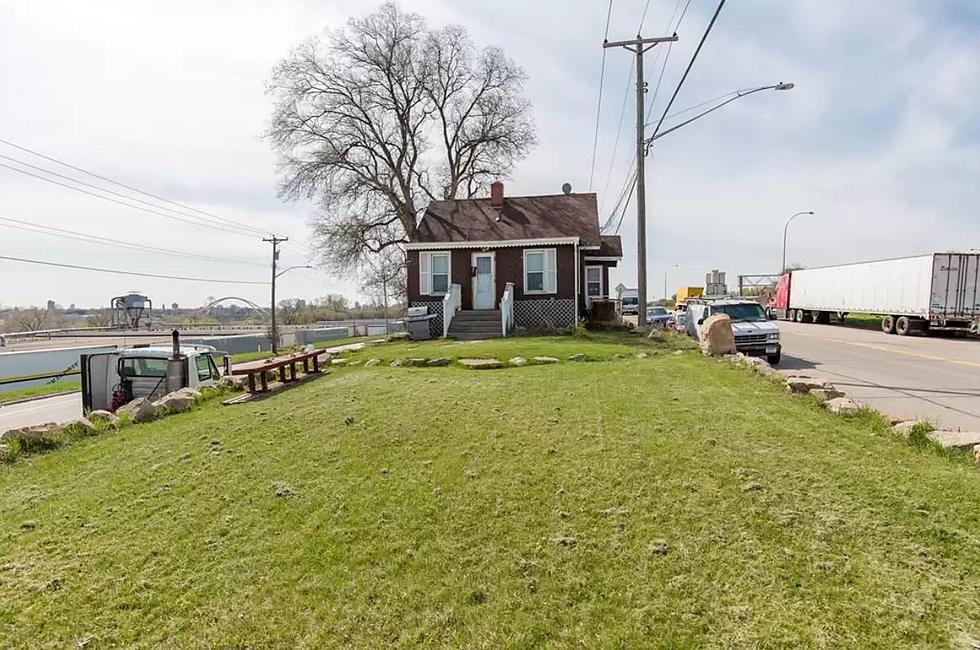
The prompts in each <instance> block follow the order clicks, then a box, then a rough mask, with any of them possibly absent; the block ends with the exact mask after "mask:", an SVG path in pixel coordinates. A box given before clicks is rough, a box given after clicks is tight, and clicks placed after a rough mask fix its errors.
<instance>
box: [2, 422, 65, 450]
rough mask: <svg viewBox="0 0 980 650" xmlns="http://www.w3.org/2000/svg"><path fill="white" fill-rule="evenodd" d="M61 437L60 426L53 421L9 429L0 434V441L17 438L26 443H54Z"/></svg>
mask: <svg viewBox="0 0 980 650" xmlns="http://www.w3.org/2000/svg"><path fill="white" fill-rule="evenodd" d="M61 439H62V434H61V426H60V425H59V424H57V423H55V422H46V423H45V424H36V425H34V426H30V427H21V428H19V429H10V430H9V431H4V432H3V433H2V434H0V441H6V442H10V441H11V440H17V441H18V442H22V443H26V444H28V445H54V444H57V443H58V442H60V441H61Z"/></svg>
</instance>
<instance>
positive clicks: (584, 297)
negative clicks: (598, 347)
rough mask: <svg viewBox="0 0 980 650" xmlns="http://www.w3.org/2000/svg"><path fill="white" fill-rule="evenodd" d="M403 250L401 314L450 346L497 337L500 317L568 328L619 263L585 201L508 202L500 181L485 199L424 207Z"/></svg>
mask: <svg viewBox="0 0 980 650" xmlns="http://www.w3.org/2000/svg"><path fill="white" fill-rule="evenodd" d="M405 248H406V251H407V265H408V300H409V306H411V307H421V306H425V307H427V308H428V312H429V313H430V314H435V315H436V318H434V319H433V320H432V321H431V322H430V325H431V328H430V329H431V332H432V334H433V335H434V336H442V335H443V333H444V331H445V329H448V333H449V335H450V336H453V335H456V336H458V338H476V336H475V335H479V336H480V337H481V338H482V336H483V335H487V336H492V335H493V333H494V332H496V334H497V335H498V336H499V335H501V334H502V333H503V332H505V331H507V330H509V329H511V327H509V326H508V325H506V324H505V325H504V327H503V328H502V327H501V322H502V320H503V321H504V322H505V323H506V321H507V318H508V314H509V315H510V317H511V321H510V324H511V326H512V327H521V328H526V329H529V330H560V329H564V328H568V327H571V326H573V325H574V324H575V323H576V322H577V320H578V319H579V318H583V317H585V315H586V311H587V310H588V306H589V304H590V303H591V301H592V300H594V299H597V298H606V297H607V296H608V294H609V269H610V268H612V267H615V266H616V264H617V263H618V262H619V261H620V260H621V259H622V244H621V242H620V239H619V237H618V236H617V235H602V234H600V232H599V215H598V208H597V205H596V195H595V194H592V193H590V194H571V193H569V194H553V195H545V196H513V197H510V196H504V186H503V183H500V182H496V183H493V185H492V186H491V190H490V198H485V199H456V200H445V201H432V202H431V203H430V204H429V206H428V208H427V209H426V211H425V214H424V215H423V217H422V219H421V221H420V222H419V224H418V227H417V228H416V231H415V234H414V236H413V237H412V239H411V241H410V242H409V243H408V244H406V246H405ZM444 314H445V315H446V316H445V318H446V319H448V320H450V324H449V327H448V328H445V329H444V316H443V315H444ZM474 323H475V324H474ZM480 323H482V324H483V325H482V327H481V326H480V325H479V324H480ZM474 330H475V331H474ZM467 334H473V335H474V336H467Z"/></svg>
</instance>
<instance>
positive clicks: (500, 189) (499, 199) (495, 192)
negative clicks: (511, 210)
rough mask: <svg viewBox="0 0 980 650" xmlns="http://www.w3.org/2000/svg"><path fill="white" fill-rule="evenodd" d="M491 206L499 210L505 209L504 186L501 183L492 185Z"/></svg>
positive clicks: (497, 182) (496, 182)
mask: <svg viewBox="0 0 980 650" xmlns="http://www.w3.org/2000/svg"><path fill="white" fill-rule="evenodd" d="M490 206H491V207H494V208H497V209H498V210H499V209H500V208H502V207H504V184H503V183H501V182H500V181H494V182H493V183H491V184H490Z"/></svg>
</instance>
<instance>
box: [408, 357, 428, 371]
mask: <svg viewBox="0 0 980 650" xmlns="http://www.w3.org/2000/svg"><path fill="white" fill-rule="evenodd" d="M425 364H426V359H423V358H419V357H414V358H412V359H405V361H403V362H402V365H403V366H410V367H412V368H421V367H422V366H424V365H425Z"/></svg>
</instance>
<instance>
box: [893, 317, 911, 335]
mask: <svg viewBox="0 0 980 650" xmlns="http://www.w3.org/2000/svg"><path fill="white" fill-rule="evenodd" d="M910 331H912V321H911V320H909V317H908V316H899V317H898V318H897V319H895V333H896V334H898V335H899V336H907V335H908V333H909V332H910Z"/></svg>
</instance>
